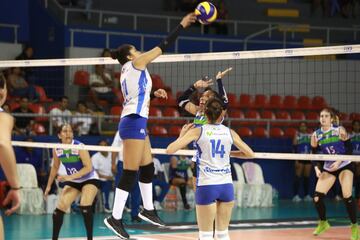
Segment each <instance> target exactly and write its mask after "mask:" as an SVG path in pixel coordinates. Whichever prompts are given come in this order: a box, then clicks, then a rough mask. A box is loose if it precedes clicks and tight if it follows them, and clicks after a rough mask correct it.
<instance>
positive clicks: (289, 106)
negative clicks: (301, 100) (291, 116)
mask: <svg viewBox="0 0 360 240" xmlns="http://www.w3.org/2000/svg"><path fill="white" fill-rule="evenodd" d="M282 108H283V109H285V110H294V109H296V108H297V101H296V97H295V96H290V95H289V96H285V97H284V101H283V103H282Z"/></svg>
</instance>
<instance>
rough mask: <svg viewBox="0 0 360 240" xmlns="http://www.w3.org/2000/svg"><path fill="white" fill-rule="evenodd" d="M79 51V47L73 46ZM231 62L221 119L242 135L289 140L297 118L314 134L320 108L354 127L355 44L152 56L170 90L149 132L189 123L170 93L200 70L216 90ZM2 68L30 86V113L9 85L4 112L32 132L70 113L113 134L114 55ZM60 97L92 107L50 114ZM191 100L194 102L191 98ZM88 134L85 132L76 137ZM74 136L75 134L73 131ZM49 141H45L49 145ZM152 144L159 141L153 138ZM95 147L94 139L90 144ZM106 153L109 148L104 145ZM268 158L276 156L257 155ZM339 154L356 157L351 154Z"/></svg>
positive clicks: (117, 109)
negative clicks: (23, 122) (101, 84)
mask: <svg viewBox="0 0 360 240" xmlns="http://www.w3.org/2000/svg"><path fill="white" fill-rule="evenodd" d="M77 51H78V52H81V50H79V49H77ZM83 51H88V50H87V49H84V50H83ZM92 51H93V52H94V54H93V55H94V56H97V55H98V54H99V53H100V51H101V50H100V49H98V50H96V51H98V52H99V53H97V52H96V51H95V50H92ZM70 55H71V54H70ZM80 55H81V54H80ZM88 55H89V53H88ZM229 67H231V68H232V71H230V72H229V73H228V74H226V75H225V76H224V77H223V80H222V81H223V85H224V87H225V89H226V92H227V95H228V100H229V105H228V115H227V117H226V120H225V124H226V125H228V126H229V127H231V128H232V129H234V130H235V131H237V132H238V133H239V135H240V136H241V137H244V138H249V139H251V138H267V137H271V138H289V139H290V138H292V137H293V136H294V134H295V132H296V128H297V127H298V125H299V122H301V121H305V122H307V124H308V127H309V130H308V131H309V132H312V131H313V130H314V129H316V128H317V127H318V117H319V112H320V110H321V109H322V108H324V107H331V108H333V109H335V110H336V112H337V114H338V115H339V117H340V121H341V122H340V124H341V125H343V126H344V127H345V128H346V129H347V130H348V131H349V132H351V131H352V126H351V122H352V121H353V120H356V119H360V100H359V98H358V94H359V92H360V45H342V46H330V47H309V48H293V49H274V50H257V51H238V52H216V53H198V54H196V53H195V54H169V55H162V56H160V57H158V58H157V59H156V60H155V61H154V62H153V63H152V64H150V65H149V66H148V69H149V72H150V73H151V75H152V81H153V89H158V88H163V89H165V90H166V91H167V92H168V99H167V100H159V99H153V100H152V101H151V107H150V119H149V122H148V128H149V129H148V130H149V134H150V135H151V136H160V137H169V136H172V137H175V136H177V135H178V133H179V131H180V129H181V126H182V125H183V124H184V123H186V122H189V121H191V120H192V117H191V116H190V115H189V114H186V113H185V112H184V111H183V110H182V109H180V108H178V106H177V102H176V99H177V98H178V97H179V96H180V95H181V94H182V92H183V91H184V90H186V89H187V88H188V87H189V86H190V85H191V84H193V83H194V82H195V81H197V80H199V79H202V78H203V77H204V76H208V78H210V79H213V80H214V86H212V87H213V88H214V89H217V86H216V81H215V76H216V74H217V72H218V71H223V70H225V69H227V68H229ZM0 69H1V70H2V72H3V73H4V76H5V77H6V78H7V81H8V82H11V81H13V78H16V77H17V78H23V79H25V80H26V81H27V82H28V83H29V85H32V86H35V89H36V96H35V98H36V99H35V101H34V102H32V103H27V104H26V105H28V106H27V107H28V108H30V110H31V111H30V113H22V112H20V113H19V112H16V109H17V108H19V107H21V105H22V104H23V103H22V99H21V98H19V97H17V96H16V95H12V94H13V93H14V91H12V90H10V91H9V95H10V96H9V98H8V101H7V104H8V106H9V108H10V111H14V112H16V113H14V114H13V115H14V116H15V117H16V118H17V119H19V118H22V119H23V118H31V121H32V123H35V124H36V126H37V127H38V126H39V125H40V126H42V128H41V129H42V131H39V132H38V131H37V130H39V129H38V128H35V131H34V132H33V133H35V134H42V135H56V131H55V130H54V126H53V121H52V119H53V118H55V117H60V118H64V119H66V121H67V122H70V123H74V119H77V123H78V122H80V123H82V122H85V121H87V120H85V119H88V118H90V119H92V121H91V126H88V130H89V129H93V128H97V130H98V131H95V132H96V134H100V135H107V136H110V137H112V136H113V135H114V134H115V132H116V130H117V124H118V120H119V116H120V114H121V110H122V107H121V106H122V102H123V98H122V94H121V91H120V88H119V78H120V75H121V72H120V65H119V63H118V62H117V61H116V60H113V59H111V58H98V57H93V58H67V59H44V60H26V61H0ZM104 76H105V77H106V78H108V79H109V80H110V81H111V84H109V85H107V86H106V87H93V86H92V84H93V82H94V81H95V82H96V81H99V79H100V81H101V79H102V78H103V77H104ZM96 88H98V89H96ZM201 91H202V89H200V90H199V93H198V94H201ZM94 95H97V96H95V97H94ZM62 96H67V97H68V100H69V106H67V108H69V109H70V110H71V111H72V112H73V113H74V112H76V111H77V110H78V109H77V107H76V103H77V102H78V101H79V100H81V101H84V102H85V103H86V104H87V105H88V107H89V108H90V109H92V110H93V111H92V112H85V113H81V114H80V115H76V114H69V115H68V116H57V115H52V114H51V110H52V109H53V108H56V107H58V106H59V105H61V103H60V100H61V97H62ZM102 97H104V98H102ZM96 98H97V100H96ZM94 99H95V100H94ZM194 101H195V103H196V97H195V98H194ZM79 119H80V120H79ZM80 125H81V124H80ZM91 133H92V132H91V131H88V132H87V133H82V135H91ZM75 134H80V132H78V131H75ZM26 144H29V143H26V142H14V145H17V146H23V147H26V146H28V147H29V145H26ZM31 144H32V145H31V146H32V147H38V146H42V147H44V148H46V146H50V145H49V144H47V143H45V142H42V143H31ZM153 145H154V144H153ZM250 145H251V144H250ZM54 146H55V145H51V148H52V147H54ZM59 146H60V145H59ZM68 147H69V148H74V146H68ZM154 147H157V146H156V144H155V145H154ZM98 149H99V148H98V147H97V146H94V145H92V146H89V149H88V150H98ZM107 151H115V150H114V149H113V148H107ZM284 152H286V151H284ZM154 153H155V154H164V153H165V151H164V149H159V150H155V149H154ZM179 154H185V155H192V154H193V152H192V151H191V150H189V151H186V150H184V151H181V152H179ZM266 156H270V158H271V157H274V156H273V155H257V156H256V157H258V158H267V157H266ZM333 157H334V158H335V159H338V157H340V156H331V157H330V156H327V157H326V158H325V157H324V156H320V155H317V156H311V157H309V156H308V155H296V156H293V155H291V154H290V155H286V156H285V158H286V159H297V160H310V159H311V160H322V159H324V160H325V159H326V160H330V159H333ZM341 157H344V159H348V158H351V159H352V160H354V161H357V160H358V157H355V156H352V157H349V156H341ZM274 158H275V157H274ZM279 158H280V157H278V158H275V159H279Z"/></svg>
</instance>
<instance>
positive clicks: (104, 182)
mask: <svg viewBox="0 0 360 240" xmlns="http://www.w3.org/2000/svg"><path fill="white" fill-rule="evenodd" d="M99 145H100V146H108V145H109V144H108V142H107V141H106V140H101V141H100V142H99ZM91 161H92V164H93V167H94V169H95V171H96V172H97V173H98V175H99V178H100V180H101V182H100V189H101V192H102V194H103V195H104V198H103V199H104V210H105V212H107V213H111V209H110V205H109V196H110V191H111V189H112V184H113V179H114V177H113V174H112V172H111V154H109V152H97V153H95V154H94V155H93V156H92V157H91Z"/></svg>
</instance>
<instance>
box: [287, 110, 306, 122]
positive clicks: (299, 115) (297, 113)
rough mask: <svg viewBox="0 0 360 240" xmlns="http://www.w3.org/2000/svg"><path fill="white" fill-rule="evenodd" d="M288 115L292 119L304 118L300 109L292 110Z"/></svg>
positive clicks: (300, 119)
mask: <svg viewBox="0 0 360 240" xmlns="http://www.w3.org/2000/svg"><path fill="white" fill-rule="evenodd" d="M290 116H291V119H292V120H299V121H302V120H305V114H304V113H303V112H301V111H294V112H292V113H291V115H290Z"/></svg>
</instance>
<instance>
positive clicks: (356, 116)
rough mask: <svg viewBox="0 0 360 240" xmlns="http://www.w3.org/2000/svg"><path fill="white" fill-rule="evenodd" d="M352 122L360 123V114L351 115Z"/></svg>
mask: <svg viewBox="0 0 360 240" xmlns="http://www.w3.org/2000/svg"><path fill="white" fill-rule="evenodd" d="M350 120H351V121H353V120H359V121H360V113H355V112H353V113H350Z"/></svg>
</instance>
